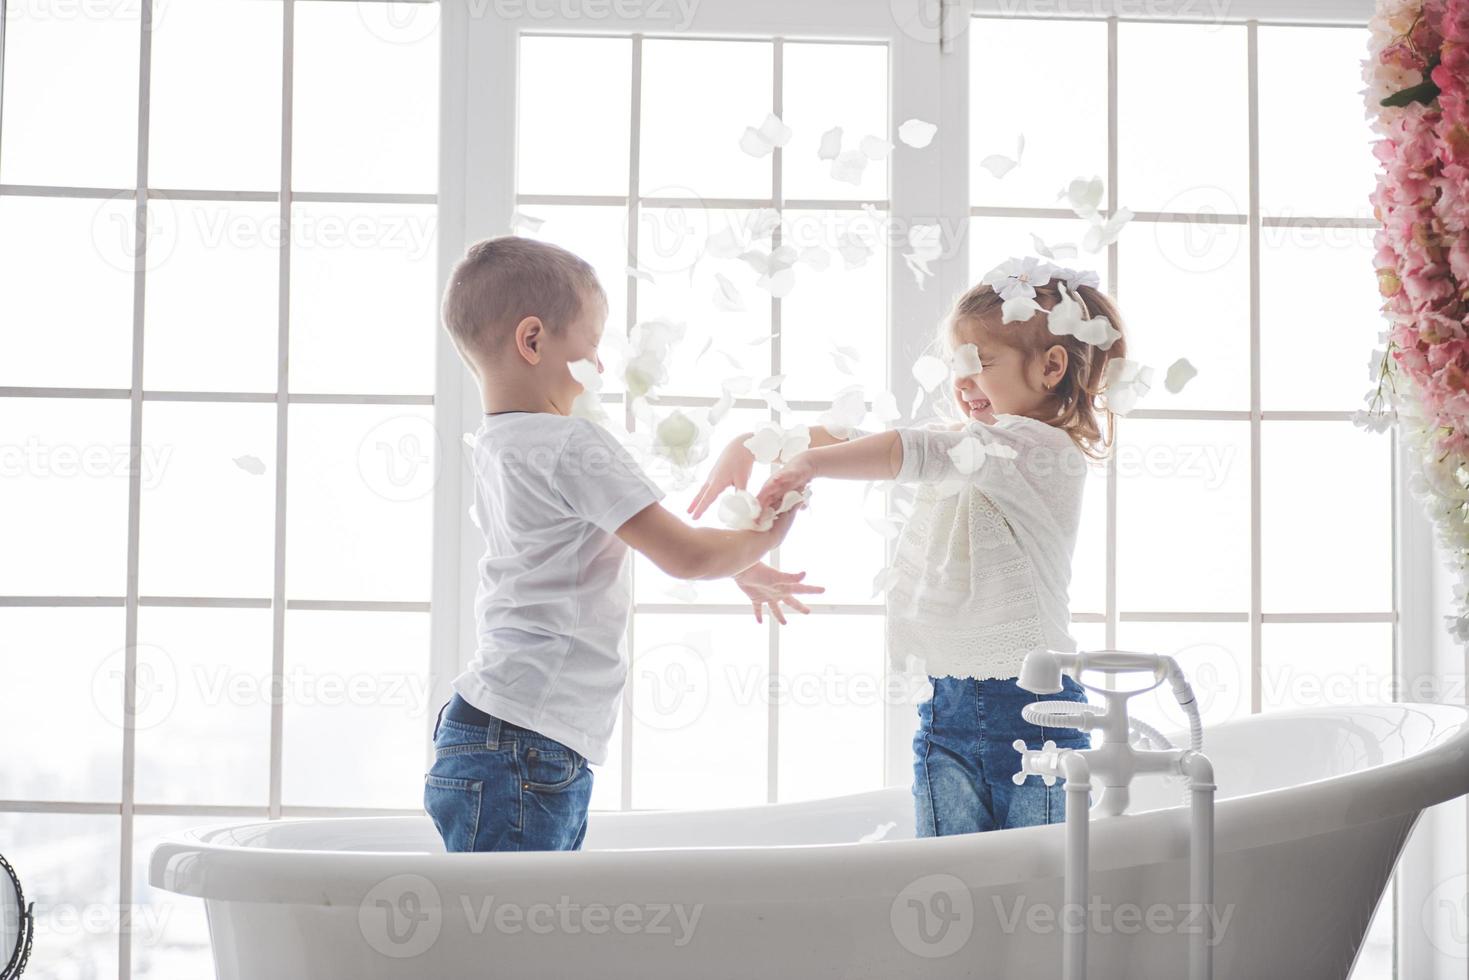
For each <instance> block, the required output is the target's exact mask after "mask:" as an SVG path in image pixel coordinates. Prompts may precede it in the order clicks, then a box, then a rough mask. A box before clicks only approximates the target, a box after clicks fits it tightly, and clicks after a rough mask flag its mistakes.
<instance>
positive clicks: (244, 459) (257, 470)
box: [235, 443, 473, 476]
mask: <svg viewBox="0 0 1469 980" xmlns="http://www.w3.org/2000/svg"><path fill="white" fill-rule="evenodd" d="M471 445H473V443H471ZM235 465H236V466H238V467H239V468H240V469H242V470H244V471H245V472H246V473H249V474H250V475H251V476H262V475H264V473H265V464H264V463H262V462H261V461H260V457H259V456H236V457H235Z"/></svg>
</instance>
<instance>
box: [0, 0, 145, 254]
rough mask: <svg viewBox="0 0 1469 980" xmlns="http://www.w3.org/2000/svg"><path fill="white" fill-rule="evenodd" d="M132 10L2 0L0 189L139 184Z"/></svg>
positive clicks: (137, 31) (136, 31)
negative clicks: (0, 151) (1, 151)
mask: <svg viewBox="0 0 1469 980" xmlns="http://www.w3.org/2000/svg"><path fill="white" fill-rule="evenodd" d="M138 12H139V5H138V4H136V3H114V4H73V3H57V2H55V0H9V2H8V4H7V7H6V12H5V35H6V36H5V58H4V71H5V78H4V89H5V92H4V96H5V104H4V108H3V116H4V119H5V140H4V154H3V156H0V183H6V184H43V185H51V186H61V187H115V188H123V187H135V186H137V181H138V50H139V45H140V36H141V28H140V25H139V21H138ZM98 79H102V80H104V81H103V82H102V83H100V84H99V83H98ZM3 226H4V222H3V221H0V227H3Z"/></svg>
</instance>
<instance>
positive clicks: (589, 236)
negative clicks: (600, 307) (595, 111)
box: [522, 204, 661, 394]
mask: <svg viewBox="0 0 1469 980" xmlns="http://www.w3.org/2000/svg"><path fill="white" fill-rule="evenodd" d="M524 211H525V213H526V214H528V215H530V216H532V217H535V218H539V219H541V220H542V221H544V222H545V223H544V224H542V225H541V226H540V227H539V228H537V229H535V230H530V229H527V230H525V231H524V232H522V234H525V235H526V236H527V237H530V238H538V239H540V240H541V241H546V242H551V243H552V244H554V245H560V246H561V247H562V248H564V249H567V250H569V251H571V252H574V253H575V254H577V255H579V256H580V257H582V258H583V259H586V260H587V261H588V262H590V263H591V264H592V268H594V269H596V270H597V280H598V282H600V283H601V284H602V290H603V292H605V293H606V294H607V326H606V329H605V330H604V331H603V333H602V348H601V350H602V353H603V358H602V361H603V363H604V364H605V365H607V367H608V370H607V373H606V374H604V375H603V376H602V378H603V380H602V390H603V391H605V392H607V393H609V394H610V393H612V392H618V391H622V390H624V388H625V386H624V385H623V383H622V372H621V371H618V370H613V368H614V367H615V366H617V364H618V363H620V362H619V361H618V359H617V358H615V357H609V356H608V355H609V354H610V353H611V352H612V351H615V350H617V349H618V342H619V339H620V338H623V337H626V336H627V266H628V259H627V208H625V207H580V206H563V205H545V204H534V205H528V206H527V207H526V208H525V209H524ZM660 278H661V277H660Z"/></svg>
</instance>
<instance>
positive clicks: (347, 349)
mask: <svg viewBox="0 0 1469 980" xmlns="http://www.w3.org/2000/svg"><path fill="white" fill-rule="evenodd" d="M436 235H437V218H436V215H435V211H434V208H433V206H431V205H421V206H420V205H405V204H298V205H295V206H294V207H293V208H292V209H291V245H292V251H291V378H290V385H291V390H292V391H293V392H301V391H310V392H335V393H349V392H350V393H363V394H369V393H370V394H429V393H431V392H432V391H433V390H434V341H435V339H436V337H437V335H438V331H439V329H440V327H439V326H438V297H439V286H440V283H439V281H438V269H437V266H436V253H435V247H434V246H435V239H436Z"/></svg>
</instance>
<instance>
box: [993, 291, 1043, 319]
mask: <svg viewBox="0 0 1469 980" xmlns="http://www.w3.org/2000/svg"><path fill="white" fill-rule="evenodd" d="M1040 308H1041V307H1040V304H1038V303H1037V302H1036V301H1035V300H1033V299H1031V298H1030V297H1029V296H1015V297H1014V298H1012V299H1007V300H1005V302H1004V303H1003V304H1001V306H1000V322H1001V323H1023V322H1025V321H1026V320H1029V319H1030V318H1031V317H1033V316H1035V314H1036V312H1037V311H1039V310H1040Z"/></svg>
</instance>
